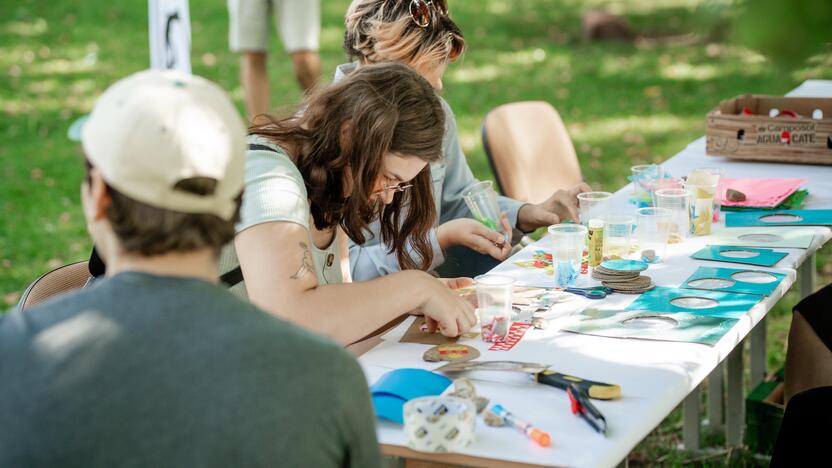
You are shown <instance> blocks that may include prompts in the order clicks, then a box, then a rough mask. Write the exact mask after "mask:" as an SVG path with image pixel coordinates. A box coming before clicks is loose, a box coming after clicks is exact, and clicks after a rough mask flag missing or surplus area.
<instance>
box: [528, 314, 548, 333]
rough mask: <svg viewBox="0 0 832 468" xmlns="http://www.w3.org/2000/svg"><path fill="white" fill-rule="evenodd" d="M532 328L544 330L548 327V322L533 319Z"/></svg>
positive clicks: (543, 319) (541, 318) (541, 319)
mask: <svg viewBox="0 0 832 468" xmlns="http://www.w3.org/2000/svg"><path fill="white" fill-rule="evenodd" d="M532 326H533V327H535V328H537V329H538V330H545V329H546V327H548V326H549V321H548V320H546V319H545V318H543V317H535V318H533V319H532Z"/></svg>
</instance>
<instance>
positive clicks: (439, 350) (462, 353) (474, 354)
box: [422, 344, 480, 362]
mask: <svg viewBox="0 0 832 468" xmlns="http://www.w3.org/2000/svg"><path fill="white" fill-rule="evenodd" d="M478 357H480V352H479V351H477V349H476V348H473V347H471V346H467V345H461V344H441V345H438V346H434V347H433V348H430V349H429V350H427V351H425V354H423V355H422V359H424V360H425V361H427V362H439V361H447V362H458V361H470V360H473V359H476V358H478Z"/></svg>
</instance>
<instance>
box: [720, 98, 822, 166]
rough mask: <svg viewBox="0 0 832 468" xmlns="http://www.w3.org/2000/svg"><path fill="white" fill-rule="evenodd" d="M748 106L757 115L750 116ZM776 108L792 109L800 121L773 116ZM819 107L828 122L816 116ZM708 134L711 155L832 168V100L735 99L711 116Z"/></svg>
mask: <svg viewBox="0 0 832 468" xmlns="http://www.w3.org/2000/svg"><path fill="white" fill-rule="evenodd" d="M743 108H748V109H749V110H750V111H751V112H752V113H753V114H754V115H744V114H743V113H742V109H743ZM771 109H779V110H780V111H784V110H791V111H794V112H796V113H798V114H799V115H800V117H798V118H792V117H786V116H780V117H773V118H772V117H769V116H768V115H769V114H768V113H769V110H771ZM815 109H820V110H821V111H823V118H822V119H813V118H812V113H813V112H814V110H815ZM784 132H787V133H784ZM705 134H706V142H707V143H706V151H707V153H708V155H709V156H725V157H728V158H735V159H746V160H754V161H776V162H785V163H802V164H830V165H832V99H828V98H804V97H799V98H798V97H776V96H752V95H750V94H749V95H745V96H739V97H735V98H732V99H728V100H725V101H722V102H721V103H720V104H719V107H718V108H716V109H714V110H713V111H711V112H709V113H708V128H707V131H706V133H705Z"/></svg>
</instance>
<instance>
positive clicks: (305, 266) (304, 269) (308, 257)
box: [289, 242, 315, 279]
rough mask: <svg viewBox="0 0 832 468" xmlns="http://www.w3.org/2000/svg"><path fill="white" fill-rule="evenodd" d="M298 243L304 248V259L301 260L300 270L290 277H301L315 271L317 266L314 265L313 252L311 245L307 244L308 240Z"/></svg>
mask: <svg viewBox="0 0 832 468" xmlns="http://www.w3.org/2000/svg"><path fill="white" fill-rule="evenodd" d="M298 245H299V246H300V248H301V249H303V259H302V260H301V264H300V267H299V268H298V271H296V272H295V274H294V275H292V276H290V277H289V278H290V279H300V278H302V277H303V276H304V275H306V274H307V273H310V272H313V271H315V268H314V267H313V266H312V253H311V252H309V246H308V245H306V242H299V243H298Z"/></svg>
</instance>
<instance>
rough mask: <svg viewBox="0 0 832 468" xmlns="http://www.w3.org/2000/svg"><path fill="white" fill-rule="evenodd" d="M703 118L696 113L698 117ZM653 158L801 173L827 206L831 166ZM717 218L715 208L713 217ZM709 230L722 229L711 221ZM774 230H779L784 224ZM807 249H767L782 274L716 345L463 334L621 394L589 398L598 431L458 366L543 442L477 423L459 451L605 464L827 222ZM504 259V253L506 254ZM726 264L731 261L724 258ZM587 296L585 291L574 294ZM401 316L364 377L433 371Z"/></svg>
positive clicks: (673, 164)
mask: <svg viewBox="0 0 832 468" xmlns="http://www.w3.org/2000/svg"><path fill="white" fill-rule="evenodd" d="M789 95H791V96H832V81H822V80H810V81H807V82H805V83H803V84H802V85H801V86H799V87H798V88H796V89H795V90H794V91H792V92H791V93H789ZM703 118H704V116H703ZM663 166H664V167H665V168H667V169H668V170H669V171H670V172H671V173H672V174H674V175H677V176H681V175H685V174H687V173H688V172H689V171H690V170H691V169H693V168H696V167H722V168H724V170H725V176H726V177H732V178H739V177H803V178H806V179H808V180H809V182H808V183H807V184H806V187H808V188H809V191H810V198H809V199H808V202H807V205H806V208H832V166H807V165H789V164H769V163H756V162H739V161H734V160H729V159H726V158H721V157H709V156H707V155H706V154H705V139H704V137H703V138H700V139H698V140H696V141H694V142H693V143H691V144H690V145H689V146H688V147H687V148H685V149H684V150H683V151H681V152H680V153H679V154H677V155H676V156H674V157H673V158H671V159H669V160H668V161H666V162H665V163H664V164H663ZM630 190H631V189H630V188H629V187H625V188H623V189H621V190H619V191H618V192H617V193H616V196H615V198H614V203H615V204H616V206H618V207H620V208H621V210H632V211H634V208H633V207H632V205H628V203H627V198H628V195H629V193H630ZM723 219H724V215H723ZM715 229H723V227H722V225H721V224H719V225H715ZM780 229H788V228H786V227H784V228H780ZM812 229H814V230H815V238H814V242H813V244H812V247H811V248H810V249H808V250H802V249H777V250H783V251H786V252H788V253H789V255H788V257H786V258H785V259H783V260H781V261H780V262H779V263H778V264H777V266H776V267H775V268H772V269H771V270H774V271H779V272H781V273H786V274H787V277H786V279H785V280H784V281H783V282H781V284H780V285H779V287H778V288H777V290H776V291H775V292H774V293H773V294H772V295H771V296H770V297H767V298H764V299H763V300H762V301H760V302H759V303H758V304H757V305H755V306H754V308H753V309H752V310H751V311H750V312H749V313H747V314H746V315H745V316H743V317H742V318H741V319H740V320H739V321H738V322H737V324H736V325H735V326H734V327H733V328H732V329H731V330H730V331H729V332H728V333H727V334H726V335H725V336H723V338H722V339H721V340H720V341H719V342H718V343H717V345H716V346H713V347H711V346H706V345H702V344H695V343H674V342H660V341H646V340H635V339H616V338H604V337H596V336H589V335H580V334H573V333H568V332H561V331H559V330H558V326H557V322H558V320H554V321H553V322H552V323H551V325H550V327H549V328H548V329H547V330H535V329H530V330H529V331H528V333H527V334H526V336H525V337H524V338H523V340H522V341H521V342H520V343H518V344H517V346H515V348H514V349H512V350H511V351H487V347H486V346H485V343H481V342H479V341H465V343H466V344H469V345H473V346H475V347H477V348H478V349H479V350H480V352H481V353H482V357H481V358H480V359H481V360H516V361H531V362H542V363H546V364H550V365H551V366H552V369H553V370H556V371H558V372H563V373H567V374H574V375H577V376H580V377H583V378H587V379H592V380H599V381H604V382H610V383H617V384H619V385H621V388H622V398H621V399H619V400H615V401H609V402H604V401H596V402H595V403H596V406H597V407H598V409H599V410H600V411H601V412H602V413H603V414H604V415H605V417H606V419H607V424H608V430H607V436H606V438H605V437H603V436H601V435H599V434H597V433H595V432H593V431H592V429H591V428H590V427H589V426H588V425H587V424H586V423H585V422H584V421H583V420H581V419H580V418H578V417H575V416H573V415H572V413H571V412H570V410H569V400H568V397H567V395H566V393H565V392H563V391H561V390H558V389H555V388H552V387H548V386H543V385H539V384H536V383H534V382H531V381H530V380H529V378H528V376H524V375H522V374H519V373H518V374H512V373H497V372H491V373H482V372H480V373H468V374H466V377H468V378H471V379H473V380H474V381H475V384H476V386H477V389H478V392H479V393H480V394H482V395H484V396H486V397H488V398H490V399H491V400H492V401H497V402H500V403H502V404H503V405H504V406H505V407H506V408H507V409H508V410H509V411H511V412H514V413H515V414H517V415H518V416H520V417H522V418H524V419H526V420H527V421H529V422H531V423H532V424H534V425H536V426H538V427H540V428H542V429H544V430H547V431H549V433H550V434H551V435H552V441H553V445H552V447H549V448H541V447H538V446H536V445H535V444H534V443H533V442H531V441H530V440H528V439H526V438H525V436H523V435H522V434H520V433H519V432H516V431H514V430H512V429H510V428H492V427H487V426H485V425H484V424H481V421H478V426H477V429H476V434H477V440H476V442H475V443H474V444H472V445H471V446H470V447H468V448H467V449H466V450H465V451H464V452H462V453H463V454H467V455H473V456H476V457H485V458H493V459H497V460H506V461H515V462H521V463H529V464H539V465H554V466H615V465H616V464H617V463H619V462H620V461H621V460H622V459H624V457H626V456H627V454H628V453H629V452H630V451H631V450H632V449H633V447H635V446H636V444H638V443H639V442H640V441H641V440H642V439H643V438H644V437H645V436H647V434H649V433H650V431H652V430H653V429H654V428H655V427H656V426H657V425H658V424H659V423H661V421H662V420H663V419H664V418H665V417H667V415H668V414H670V412H671V411H672V410H673V408H675V407H676V406H677V405H678V404H679V403H680V402H681V401H682V400H683V399H684V398H685V397H686V396H687V395H688V394H689V393H690V392H691V391H693V390H694V389H695V388H696V387H697V386H698V385H699V384H700V383H701V382H702V381H703V380H704V379H705V378H706V377H707V376H708V375H709V374H710V373H711V371H712V370H713V369H714V368H715V367H716V366H717V364H718V363H719V362H721V361H722V360H723V359H725V358H726V357H727V356H728V354H729V353H730V352H731V351H732V350H733V349H734V347H735V346H736V345H737V344H738V343H741V342H742V340H743V339H744V338H745V337H746V335H748V333H749V332H750V331H751V329H752V328H753V327H754V325H756V324H757V323H758V322H759V321H760V320H761V319H762V318H764V317H765V315H766V313H768V311H769V310H770V309H771V308H772V307H773V306H774V305H775V304H776V303H777V301H778V300H779V299H780V298H781V297H782V296H783V295H784V294H785V293H786V291H788V290H789V288H790V287H791V286H792V284H793V283H794V281H795V278H796V269H797V268H798V267H799V266H800V265H801V264H802V263H803V261H804V260H805V259H806V258H807V257H808V256H810V255H811V254H812V253H813V252H814V251H816V250H817V249H818V248H820V247H821V246H822V245H823V244H824V243H826V241H828V240H829V239H830V237H832V233H830V229H829V228H826V227H815V228H812ZM706 244H707V238H704V237H703V238H694V239H693V240H689V241H687V242H685V243H683V244H676V245H673V246H670V247H669V248H668V253H667V256H666V261H665V262H664V263H662V264H658V265H654V266H651V267H650V270H648V273H649V275H650V276H651V277H652V278H653V280H654V281H655V283H656V284H657V285H660V286H679V285H680V284H681V283H682V282H683V281H684V280H685V279H687V277H688V276H690V274H691V273H693V271H694V270H695V269H696V267H697V266H699V265H710V266H719V265H718V264H715V263H713V262H703V261H698V260H693V259H691V258H689V256H690V254H691V253H693V252H695V251H696V250H698V249H700V248H701V247H702V246H704V245H706ZM509 261H510V260H509ZM724 265H725V266H727V267H731V266H732V265H731V264H724ZM635 297H636V296H630V295H623V294H614V295H612V296H610V297H609V298H607V299H604V300H603V301H594V303H593V305H600V306H602V307H604V308H615V307H619V306H620V307H622V308H623V307H626V306H627V305H628V304H629V303H630V302H632V301H633V300H634V299H635ZM578 300H580V301H587V304H588V303H589V300H588V299H583V298H581V299H578ZM407 324H409V321H407V322H405V323H404V324H403V325H401V326H399V327H397V328H396V329H394V330H393V331H391V332H390V333H388V335H387V336H386V337H385V341H384V342H383V343H382V344H380V345H379V346H377V347H375V348H374V349H372V350H370V351H369V352H367V353H366V354H364V355H362V356H361V357H360V359H359V361H360V363H361V364H362V367H363V368H364V371H365V373H366V375H367V380H368V382H369V383H371V384H372V383H373V382H375V381H376V380H377V379H378V378H379V377H380V376H381V375H382V374H384V373H386V372H388V371H389V370H391V369H395V368H403V367H413V368H422V369H428V370H431V369H434V368H436V367H438V366H437V365H436V364H434V363H428V362H424V361H422V358H421V357H422V353H423V352H424V351H425V350H426V349H428V348H429V346H427V345H419V344H407V343H399V342H398V337H399V336H400V334H401V333H403V330H404V328H406V326H407ZM377 433H378V438H379V441H380V442H381V443H383V444H390V445H405V446H406V442H407V441H406V438H405V435H404V432H403V431H402V429H401V426H399V425H396V424H393V423H389V422H386V421H380V422H379V423H378V426H377Z"/></svg>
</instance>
